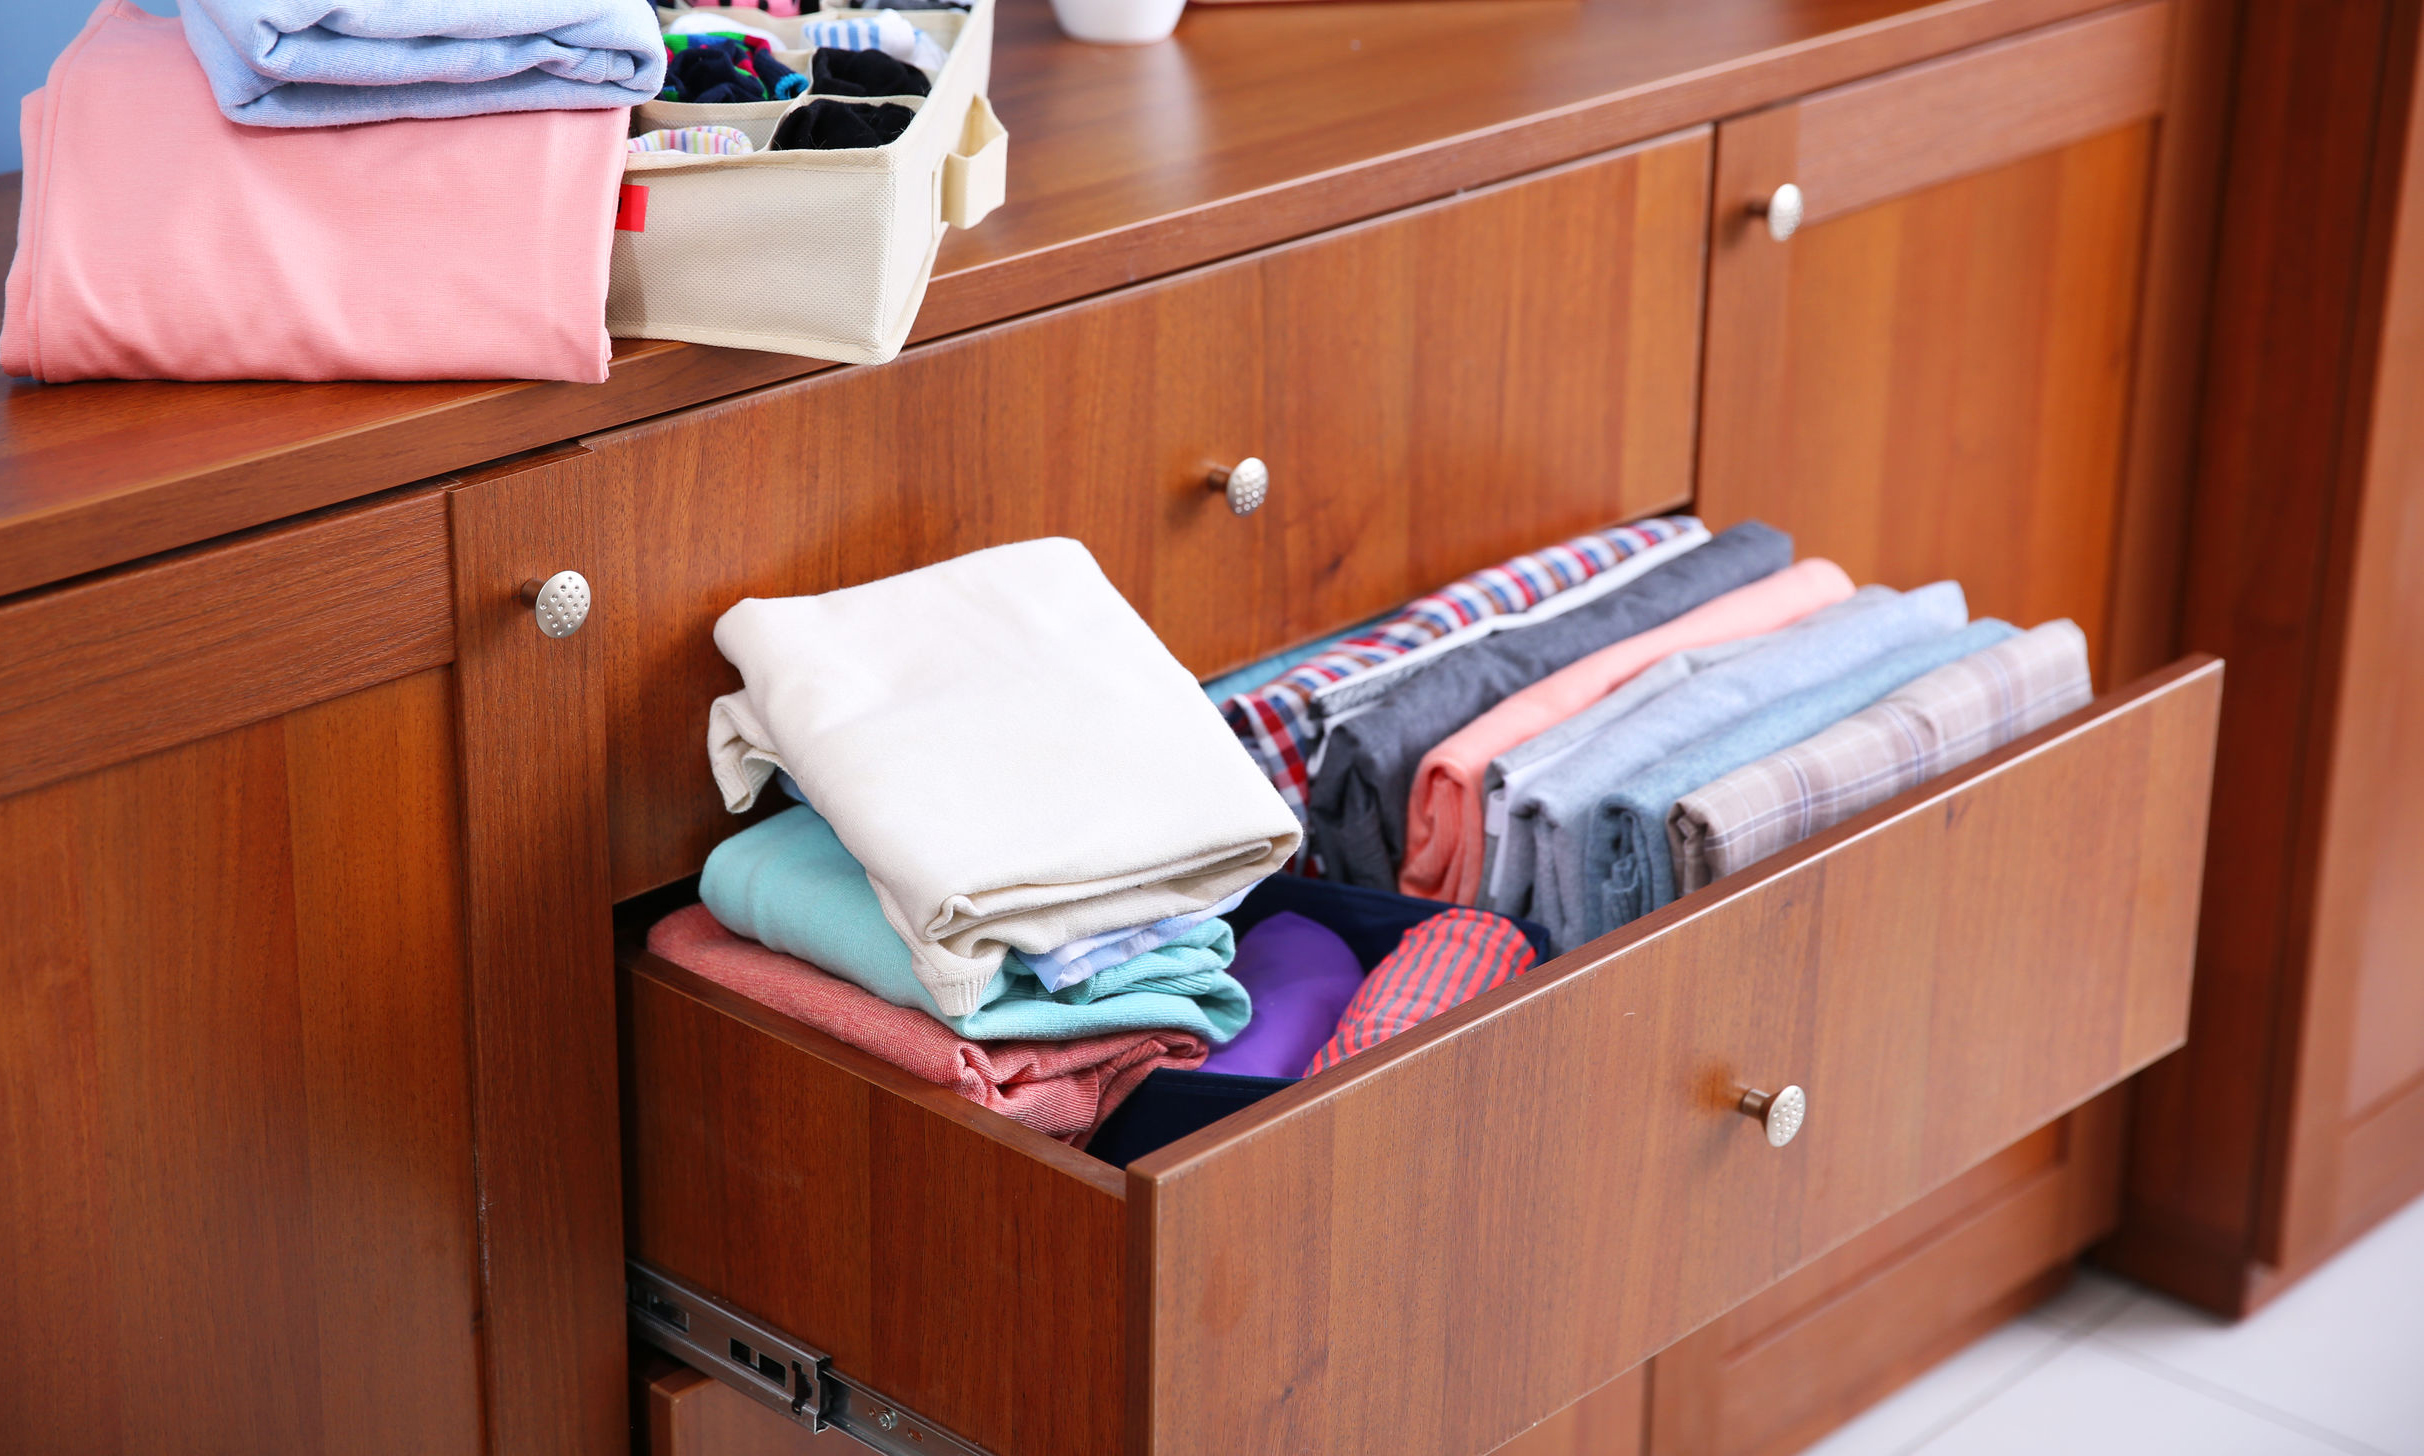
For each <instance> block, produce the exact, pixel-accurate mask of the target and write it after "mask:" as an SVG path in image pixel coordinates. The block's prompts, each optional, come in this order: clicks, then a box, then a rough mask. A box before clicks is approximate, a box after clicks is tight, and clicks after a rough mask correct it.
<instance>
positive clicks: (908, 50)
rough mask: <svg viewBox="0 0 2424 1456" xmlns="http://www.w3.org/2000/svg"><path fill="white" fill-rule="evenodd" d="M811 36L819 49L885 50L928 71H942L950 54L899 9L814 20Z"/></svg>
mask: <svg viewBox="0 0 2424 1456" xmlns="http://www.w3.org/2000/svg"><path fill="white" fill-rule="evenodd" d="M807 33H808V39H809V41H810V42H811V43H813V44H814V45H816V46H817V47H818V48H819V49H824V48H828V47H830V48H831V49H833V50H837V51H882V52H883V53H884V54H885V55H888V56H890V57H892V58H893V59H894V60H896V61H907V62H908V63H909V64H910V65H913V66H916V67H919V68H920V69H922V70H925V71H927V72H934V71H939V70H941V69H942V68H943V62H944V61H946V60H949V59H950V56H949V54H948V53H947V52H945V51H944V50H943V48H942V47H941V46H939V45H937V44H935V41H934V37H932V36H930V35H928V34H926V32H924V31H922V30H920V29H918V28H917V27H916V26H914V25H912V24H910V23H909V21H908V19H907V18H906V17H905V16H903V15H902V14H901V13H900V12H899V11H897V10H870V11H863V12H861V13H859V14H856V15H846V16H838V17H835V18H833V19H830V20H817V21H811V22H810V23H809V25H808V27H807Z"/></svg>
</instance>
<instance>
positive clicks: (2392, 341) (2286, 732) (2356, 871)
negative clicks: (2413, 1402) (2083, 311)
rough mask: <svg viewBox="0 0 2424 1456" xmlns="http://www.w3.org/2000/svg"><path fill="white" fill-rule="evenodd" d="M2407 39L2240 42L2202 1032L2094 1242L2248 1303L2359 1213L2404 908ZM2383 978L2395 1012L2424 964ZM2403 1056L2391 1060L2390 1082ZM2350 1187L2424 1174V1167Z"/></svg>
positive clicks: (2211, 644)
mask: <svg viewBox="0 0 2424 1456" xmlns="http://www.w3.org/2000/svg"><path fill="white" fill-rule="evenodd" d="M2417 26H2418V17H2417V14H2416V11H2415V8H2414V7H2412V6H2406V5H2389V4H2352V5H2345V6H2326V7H2319V8H2318V7H2303V6H2287V5H2256V6H2250V7H2247V10H2246V19H2245V33H2244V35H2243V36H2242V37H2241V40H2240V44H2239V49H2238V58H2239V59H2238V79H2237V83H2236V90H2235V99H2234V104H2233V108H2232V113H2231V120H2230V131H2229V137H2228V143H2227V149H2228V151H2227V154H2228V158H2229V162H2228V172H2227V176H2226V182H2225V189H2226V195H2228V196H2229V197H2230V198H2231V199H2232V203H2231V217H2232V219H2233V221H2232V225H2231V226H2230V227H2227V228H2225V229H2223V230H2222V231H2221V233H2220V234H2219V238H2218V244H2217V246H2218V252H2217V257H2216V261H2215V265H2214V289H2213V297H2212V300H2211V305H2210V307H2211V314H2212V323H2211V332H2210V344H2209V347H2208V349H2207V355H2208V358H2209V360H2210V361H2211V362H2210V364H2209V367H2208V371H2207V375H2206V382H2205V396H2206V399H2205V405H2204V409H2203V411H2202V418H2201V422H2200V436H2199V439H2198V450H2197V460H2198V468H2197V476H2196V481H2195V497H2196V502H2197V509H2196V512H2195V515H2194V517H2193V521H2192V526H2193V529H2192V531H2191V534H2190V536H2189V538H2188V542H2187V553H2186V560H2187V564H2188V570H2187V578H2186V598H2185V602H2184V605H2183V609H2182V626H2181V633H2180V636H2181V640H2182V641H2183V642H2184V643H2186V644H2188V645H2190V646H2194V647H2199V648H2204V649H2208V650H2216V651H2221V652H2225V653H2227V654H2228V655H2229V656H2230V659H2231V663H2232V673H2233V680H2234V684H2235V686H2234V689H2233V691H2232V693H2231V696H2230V705H2229V710H2228V711H2227V712H2226V713H2225V714H2224V716H2223V724H2222V735H2221V740H2220V747H2219V757H2218V760H2217V764H2218V767H2217V778H2218V780H2219V781H2221V782H2224V783H2228V784H2230V785H2231V792H2229V793H2227V794H2222V795H2218V796H2217V798H2216V800H2215V804H2214V829H2213V835H2212V839H2211V847H2210V850H2209V856H2208V862H2207V869H2206V874H2207V881H2208V884H2209V885H2210V886H2211V888H2212V893H2211V894H2209V895H2208V896H2207V897H2206V903H2205V910H2204V917H2203V923H2202V925H2201V928H2200V932H2199V950H2198V969H2197V981H2196V1000H2195V1009H2194V1013H2193V1020H2194V1024H2195V1034H2194V1036H2193V1037H2192V1038H2191V1041H2190V1044H2189V1046H2188V1048H2187V1050H2186V1051H2185V1052H2184V1053H2183V1054H2182V1055H2180V1056H2178V1057H2174V1058H2172V1059H2170V1060H2168V1061H2166V1062H2165V1063H2164V1064H2162V1065H2161V1066H2158V1067H2156V1068H2154V1069H2153V1070H2152V1071H2150V1072H2149V1074H2148V1075H2147V1076H2146V1077H2145V1078H2144V1079H2142V1083H2141V1087H2140V1089H2139V1095H2138V1097H2137V1099H2136V1105H2135V1113H2134V1117H2135V1127H2134V1132H2133V1136H2132V1139H2131V1145H2132V1155H2131V1164H2130V1175H2129V1180H2128V1185H2127V1198H2126V1204H2125V1222H2124V1225H2123V1228H2122V1231H2121V1233H2120V1235H2119V1236H2118V1237H2117V1238H2116V1239H2115V1240H2114V1242H2113V1243H2112V1244H2111V1245H2109V1246H2108V1247H2107V1249H2106V1250H2105V1251H2104V1257H2106V1258H2107V1259H2108V1260H2110V1261H2112V1262H2113V1263H2115V1264H2116V1265H2117V1266H2118V1267H2120V1268H2122V1269H2123V1271H2124V1272H2127V1273H2129V1274H2131V1275H2133V1276H2134V1277H2139V1278H2143V1279H2146V1280H2148V1281H2149V1282H2153V1283H2156V1284H2158V1285H2159V1286H2160V1287H2162V1288H2164V1289H2166V1290H2168V1291H2170V1292H2172V1293H2174V1294H2177V1295H2179V1296H2180V1297H2182V1298H2186V1299H2191V1300H2194V1301H2196V1302H2198V1303H2202V1304H2205V1305H2207V1306H2209V1307H2211V1308H2214V1309H2217V1310H2220V1311H2222V1312H2224V1313H2227V1314H2232V1315H2237V1314H2243V1313H2245V1312H2247V1311H2248V1310H2251V1309H2253V1308H2255V1307H2256V1306H2257V1305H2258V1304H2259V1303H2261V1302H2262V1301H2263V1300H2264V1299H2265V1298H2268V1297H2269V1296H2270V1295H2271V1294H2272V1293H2274V1292H2277V1291H2278V1290H2280V1289H2281V1288H2285V1287H2287V1285H2288V1284H2289V1283H2291V1282H2293V1281H2294V1279H2295V1278H2296V1277H2297V1276H2298V1275H2300V1274H2302V1273H2303V1272H2305V1271H2306V1270H2308V1269H2311V1268H2312V1267H2313V1266H2314V1265H2315V1264H2316V1263H2318V1262H2320V1261H2321V1260H2322V1259H2323V1258H2325V1257H2327V1256H2328V1255H2329V1253H2330V1252H2331V1251H2332V1250H2333V1249H2335V1248H2337V1247H2338V1246H2339V1244H2340V1243H2341V1242H2342V1241H2343V1240H2344V1239H2345V1238H2347V1237H2349V1236H2351V1235H2353V1234H2354V1233H2355V1232H2357V1231H2359V1230H2360V1229H2361V1227H2362V1223H2361V1221H2360V1222H2355V1223H2352V1222H2351V1220H2350V1218H2349V1217H2348V1211H2347V1210H2345V1209H2343V1208H2342V1207H2340V1206H2339V1199H2340V1192H2341V1189H2342V1188H2343V1187H2344V1186H2346V1179H2347V1178H2348V1176H2349V1174H2350V1172H2351V1170H2348V1169H2345V1168H2344V1167H2343V1166H2342V1165H2341V1163H2340V1160H2341V1159H2342V1158H2343V1157H2345V1156H2347V1152H2346V1149H2344V1148H2343V1147H2342V1146H2341V1144H2342V1140H2343V1139H2344V1138H2346V1137H2347V1136H2348V1135H2349V1128H2350V1124H2349V1121H2348V1119H2349V1116H2350V1113H2351V1111H2352V1107H2351V1102H2352V1093H2353V1092H2354V1090H2355V1087H2354V1083H2355V1050H2354V1047H2355V1042H2354V1039H2355V1038H2356V1037H2357V1036H2358V1035H2359V1034H2360V1032H2359V1029H2358V1018H2359V1016H2360V1014H2361V1013H2360V1011H2359V1007H2358V1001H2359V994H2360V993H2359V985H2360V982H2361V980H2362V979H2363V977H2364V976H2365V975H2366V974H2367V966H2368V962H2369V960H2370V959H2371V957H2372V956H2373V955H2374V954H2375V951H2376V948H2377V947H2379V946H2380V945H2381V944H2382V942H2379V941H2374V940H2373V939H2372V937H2374V936H2375V935H2376V934H2377V932H2379V933H2383V934H2385V935H2386V936H2390V935H2395V934H2396V933H2397V931H2396V927H2397V926H2398V925H2399V924H2400V923H2401V920H2402V916H2403V915H2404V914H2405V911H2404V909H2403V907H2404V905H2405V904H2406V902H2407V901H2408V900H2411V899H2412V898H2413V897H2412V896H2411V895H2405V894H2401V893H2388V894H2387V895H2385V894H2384V893H2383V886H2384V883H2385V882H2384V881H2383V880H2380V879H2376V878H2374V876H2375V872H2376V870H2377V869H2388V870H2390V871H2391V874H2392V876H2393V877H2395V874H2396V871H2395V869H2391V862H2392V861H2395V860H2396V859H2397V858H2398V857H2399V856H2401V855H2404V854H2407V853H2409V846H2408V845H2407V844H2406V842H2405V841H2404V840H2403V839H2402V838H2401V831H2400V829H2399V828H2398V827H2397V826H2396V824H2395V822H2389V821H2395V819H2396V817H2397V815H2398V812H2399V810H2398V808H2397V806H2398V804H2399V803H2400V802H2401V800H2402V796H2403V795H2408V794H2410V793H2411V788H2412V785H2413V783H2414V780H2413V779H2412V777H2411V776H2409V775H2407V774H2406V773H2405V772H2404V770H2403V769H2402V767H2401V766H2400V764H2399V763H2395V762H2391V761H2389V760H2387V759H2384V758H2382V757H2381V756H2380V755H2381V752H2382V750H2383V749H2384V748H2385V747H2386V746H2387V740H2386V738H2385V737H2384V729H2385V726H2386V724H2387V723H2388V722H2391V721H2395V720H2396V719H2397V717H2398V716H2399V715H2400V714H2401V713H2404V712H2407V711H2409V710H2408V709H2406V708H2404V707H2401V706H2399V704H2400V703H2401V701H2402V699H2403V697H2404V695H2405V693H2406V688H2405V686H2404V685H2403V683H2402V681H2401V674H2402V673H2404V672H2407V671H2409V670H2410V669H2409V665H2408V663H2407V660H2406V659H2405V658H2404V657H2402V655H2401V654H2402V653H2403V652H2404V651H2405V648H2404V645H2403V644H2400V645H2398V646H2387V645H2386V644H2390V643H2391V642H2392V640H2393V638H2395V637H2396V635H2397V634H2396V633H2395V631H2391V632H2389V633H2388V635H2384V632H2383V630H2382V629H2379V628H2376V627H2374V626H2372V625H2370V624H2371V622H2372V620H2373V618H2374V617H2375V616H2376V615H2377V614H2379V613H2382V612H2389V611H2395V610H2397V609H2398V607H2397V602H2398V600H2399V598H2400V595H2401V593H2402V592H2403V591H2405V590H2406V588H2404V587H2403V586H2401V585H2400V583H2401V581H2402V580H2403V579H2404V577H2405V575H2407V574H2408V568H2407V567H2406V566H2405V565H2404V564H2403V563H2404V562H2405V561H2406V560H2407V559H2408V558H2410V557H2412V556H2413V555H2414V554H2415V550H2414V546H2413V543H2412V542H2407V543H2402V542H2401V541H2400V539H2399V538H2400V535H2401V532H2402V531H2404V530H2407V529H2410V527H2409V526H2408V525H2404V524H2402V522H2403V520H2405V518H2407V517H2408V516H2410V515H2412V512H2411V511H2410V510H2409V508H2408V507H2407V506H2406V505H2405V504H2404V498H2405V497H2406V496H2407V495H2409V494H2411V493H2412V490H2413V482H2412V481H2411V480H2410V479H2409V478H2408V477H2410V476H2412V474H2413V469H2412V465H2413V462H2412V461H2410V460H2408V459H2407V458H2406V457H2408V456H2409V455H2412V454H2413V441H2412V439H2411V435H2412V431H2411V430H2410V428H2409V426H2408V425H2407V423H2406V422H2405V415H2406V414H2408V413H2412V409H2411V407H2410V406H2409V405H2408V403H2407V401H2408V400H2409V398H2410V397H2411V396H2412V394H2413V391H2414V389H2415V380H2414V366H2413V361H2412V359H2410V358H2409V357H2408V356H2409V355H2410V354H2412V352H2413V350H2412V347H2411V346H2410V345H2409V344H2408V343H2406V342H2402V340H2403V337H2404V335H2406V334H2408V333H2411V332H2412V331H2413V328H2414V326H2415V325H2414V319H2413V318H2412V317H2409V316H2410V315H2413V314H2414V313H2415V312H2416V310H2415V304H2414V298H2415V296H2416V295H2415V290H2414V289H2413V288H2412V287H2409V286H2404V285H2403V281H2402V280H2403V279H2404V275H2405V274H2407V273H2410V272H2412V271H2414V270H2413V268H2412V266H2410V264H2409V259H2408V255H2409V254H2410V253H2411V252H2413V251H2414V250H2413V246H2412V245H2413V241H2414V237H2415V235H2416V225H2415V222H2414V218H2413V210H2414V209H2415V207H2416V206H2417V205H2418V204H2417V201H2416V198H2417V190H2418V189H2417V185H2416V180H2415V178H2414V176H2413V175H2412V174H2413V173H2414V172H2415V170H2416V168H2417V167H2418V165H2419V164H2418V162H2417V160H2416V159H2417V157H2418V155H2419V149H2418V148H2417V146H2416V145H2415V139H2414V135H2413V132H2414V128H2415V126H2416V124H2417V121H2416V111H2415V77H2416V70H2417V67H2416V59H2417V50H2418V44H2419V41H2418V32H2417ZM2284 279H2301V280H2305V281H2304V283H2303V284H2301V285H2300V286H2296V287H2285V286H2283V285H2282V280H2284ZM2392 400H2396V401H2398V403H2397V405H2396V406H2395V407H2394V406H2391V405H2390V404H2389V401H2392ZM2377 431H2378V432H2379V435H2380V441H2379V444H2378V445H2377V444H2374V443H2372V441H2373V439H2374V436H2375V433H2376V432H2377ZM2377 532H2378V533H2379V534H2375V533H2377ZM2361 560H2362V561H2366V562H2368V563H2369V565H2367V566H2366V567H2365V568H2364V569H2363V571H2362V577H2363V580H2364V581H2365V582H2366V583H2367V585H2366V587H2365V590H2366V591H2368V592H2369V593H2372V594H2373V599H2372V600H2370V601H2364V602H2360V601H2359V600H2358V597H2357V585H2356V584H2357V582H2358V580H2359V577H2360V567H2359V563H2360V561H2361ZM2368 642H2370V643H2371V645H2370V646H2367V645H2366V644H2367V643H2368ZM2376 714H2384V715H2387V716H2386V717H2385V718H2382V719H2377V718H2376V717H2375V715H2376ZM2343 744H2345V745H2346V746H2347V747H2348V748H2349V749H2350V750H2352V751H2353V754H2354V756H2353V757H2352V758H2351V759H2350V760H2348V762H2347V773H2348V775H2349V776H2348V777H2347V778H2345V779H2343V778H2342V777H2341V773H2342V769H2341V767H2340V766H2339V763H2338V760H2337V757H2336V756H2337V754H2338V753H2339V751H2340V748H2341V745H2343ZM2377 806H2378V807H2379V808H2381V809H2382V810H2383V811H2384V812H2385V813H2386V814H2387V815H2388V821H2377V820H2374V819H2372V814H2373V812H2374V810H2375V808H2376V807H2377ZM2327 826H2330V827H2328V828H2327ZM2376 836H2378V837H2376ZM2327 837H2330V838H2336V839H2337V843H2336V844H2334V845H2333V847H2332V848H2331V849H2329V850H2328V851H2327V849H2326V841H2327ZM2369 841H2370V842H2369ZM2377 854H2379V855H2382V856H2386V858H2385V859H2383V860H2381V861H2378V862H2377V861H2376V860H2374V859H2373V858H2372V856H2374V855H2377ZM2326 862H2328V863H2329V864H2330V865H2331V868H2330V869H2329V870H2328V871H2326V870H2324V869H2323V868H2322V867H2323V865H2324V864H2325V863H2326ZM2344 877H2346V878H2344ZM2379 964H2380V965H2381V966H2382V968H2383V974H2384V976H2385V984H2386V985H2387V986H2388V987H2390V988H2391V989H2390V991H2389V994H2390V995H2391V997H2392V1003H2393V1004H2391V1005H2388V1006H2384V1007H2382V1008H2381V1009H2382V1010H2383V1011H2384V1012H2385V1013H2386V1014H2387V1015H2389V1016H2390V1017H2392V1018H2393V1019H2394V1020H2395V1019H2396V1018H2397V1017H2398V1016H2399V1015H2400V1014H2401V1013H2400V1009H2399V1007H2398V1006H2397V1004H2396V1002H2397V1000H2398V998H2399V997H2400V996H2401V995H2402V994H2403V988H2404V987H2405V986H2406V985H2407V984H2408V982H2409V980H2410V979H2411V978H2412V977H2413V976H2414V975H2415V974H2416V971H2415V961H2414V956H2413V953H2412V950H2411V949H2410V948H2407V947H2404V946H2402V947H2398V948H2397V949H2396V950H2395V951H2392V952H2390V953H2389V954H2388V955H2387V957H2386V958H2385V959H2383V960H2381V961H2380V962H2379ZM2397 1060H2398V1058H2397V1056H2396V1055H2395V1054H2392V1055H2390V1056H2388V1057H2387V1058H2386V1059H2385V1060H2383V1061H2380V1062H2377V1063H2375V1070H2374V1072H2373V1073H2372V1074H2371V1075H2372V1078H2373V1080H2374V1083H2375V1085H2377V1086H2378V1085H2379V1084H2380V1081H2381V1080H2382V1079H2385V1078H2389V1077H2392V1076H2394V1075H2395V1073H2394V1072H2392V1071H2391V1067H2392V1065H2393V1064H2395V1062H2396V1061H2397ZM2375 1151H2381V1150H2380V1149H2376V1150H2375ZM2359 1176H2362V1177H2365V1178H2369V1179H2370V1178H2375V1177H2380V1178H2383V1179H2385V1180H2386V1181H2387V1183H2388V1184H2389V1185H2390V1186H2407V1187H2424V1158H2418V1159H2417V1160H2416V1161H2413V1162H2410V1163H2408V1164H2407V1165H2406V1166H2405V1167H2404V1168H2403V1169H2396V1170H2394V1169H2393V1168H2390V1167H2385V1166H2380V1165H2377V1166H2375V1167H2373V1168H2369V1169H2367V1170H2364V1172H2363V1173H2362V1174H2361V1175H2359Z"/></svg>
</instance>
